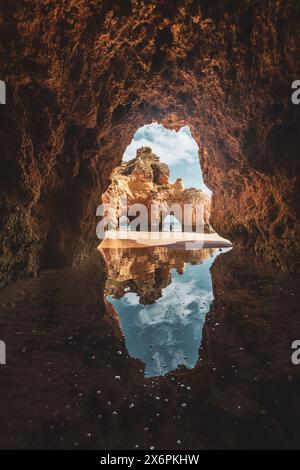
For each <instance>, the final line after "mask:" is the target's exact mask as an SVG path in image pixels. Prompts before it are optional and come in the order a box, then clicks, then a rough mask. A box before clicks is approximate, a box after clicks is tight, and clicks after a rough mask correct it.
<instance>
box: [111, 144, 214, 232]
mask: <svg viewBox="0 0 300 470" xmlns="http://www.w3.org/2000/svg"><path fill="white" fill-rule="evenodd" d="M169 175H170V170H169V167H168V165H166V164H165V163H161V162H160V160H159V157H157V156H156V155H154V153H153V152H152V150H151V149H150V148H149V147H142V148H140V149H139V150H138V151H137V155H136V158H134V159H133V160H130V161H129V162H128V163H122V165H121V166H119V167H117V168H116V169H115V170H113V172H112V175H111V177H110V179H111V183H110V185H109V188H108V190H107V191H106V192H105V193H104V194H103V195H102V203H103V204H105V207H107V208H108V210H107V211H106V213H107V217H106V218H107V223H108V226H109V227H110V228H111V229H118V228H119V225H120V219H121V218H122V214H124V215H123V218H124V217H125V219H127V220H125V222H126V223H127V224H130V221H132V220H134V219H136V217H137V216H136V215H134V214H132V215H131V216H130V215H129V217H128V211H129V208H133V206H134V205H135V204H138V205H140V204H142V205H143V206H144V207H145V208H146V209H147V211H146V212H145V214H143V216H144V221H145V223H146V226H145V227H143V224H142V223H141V224H139V226H138V227H137V229H141V230H143V229H144V230H146V231H147V230H148V229H149V230H151V225H152V227H153V228H154V227H156V228H157V229H158V230H163V229H165V230H167V229H170V227H169V226H167V225H166V224H165V225H164V221H165V219H166V217H167V216H168V215H170V214H172V215H174V216H175V217H176V218H177V220H178V221H179V222H180V223H181V225H182V230H186V231H189V230H193V229H194V230H195V228H196V222H197V220H198V223H199V226H198V230H201V231H202V232H208V233H212V232H213V229H212V227H211V226H210V223H209V217H210V206H211V199H210V196H208V195H207V194H205V193H204V192H203V191H201V190H200V189H195V188H189V189H185V188H184V185H183V181H182V179H177V180H176V181H175V183H169ZM123 206H124V207H123ZM136 209H137V214H139V213H140V211H138V209H139V206H136ZM133 212H135V210H134V211H133ZM197 213H198V218H197V216H196V214H197ZM185 217H187V219H186V220H188V219H189V220H190V221H191V225H190V226H188V224H186V226H185V224H184V220H185ZM128 219H129V220H128Z"/></svg>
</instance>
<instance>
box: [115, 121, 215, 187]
mask: <svg viewBox="0 0 300 470" xmlns="http://www.w3.org/2000/svg"><path fill="white" fill-rule="evenodd" d="M140 147H151V149H152V151H153V152H154V153H155V154H156V155H157V156H158V157H160V160H161V161H162V162H164V163H167V164H168V165H169V167H170V181H171V182H174V181H175V180H176V178H182V179H183V181H184V185H185V187H186V188H190V187H194V188H200V189H202V190H203V191H205V192H208V193H210V191H209V189H208V188H207V186H205V184H204V183H203V178H202V172H201V169H200V164H199V157H198V145H197V144H196V142H195V140H194V139H193V137H192V134H191V131H190V128H189V127H188V126H185V127H182V128H181V129H179V131H178V132H176V131H175V130H171V129H166V128H165V127H164V126H163V125H162V124H158V123H153V124H146V125H145V126H143V127H140V128H139V129H138V130H137V131H136V133H135V134H134V136H133V139H132V141H131V143H130V145H129V146H128V147H127V149H126V150H125V153H124V156H123V160H124V161H128V160H131V159H132V158H134V157H135V156H136V151H137V149H138V148H140Z"/></svg>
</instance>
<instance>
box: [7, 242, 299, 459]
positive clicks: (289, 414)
mask: <svg viewBox="0 0 300 470" xmlns="http://www.w3.org/2000/svg"><path fill="white" fill-rule="evenodd" d="M0 338H1V339H2V340H3V341H5V343H6V345H7V364H6V365H1V366H0V448H1V449H7V448H8V449H95V450H97V449H98V450H99V449H104V450H110V449H111V450H114V449H120V450H124V449H132V450H134V449H146V450H148V449H152V448H153V447H154V448H155V450H159V449H161V450H164V449H168V450H170V449H172V450H176V449H183V450H184V449H194V450H199V449H246V448H247V449H257V448H258V449H259V448H263V449H266V448H268V449H269V448H272V449H280V448H284V449H290V448H298V449H299V448H300V436H299V420H300V411H299V410H300V394H299V390H300V366H295V365H294V364H293V363H292V361H291V355H292V352H293V351H292V349H291V345H292V343H293V341H295V340H297V339H300V280H299V277H296V276H292V275H289V274H287V273H283V272H281V271H279V270H278V269H276V267H274V265H272V264H269V263H268V262H267V261H266V260H263V259H260V258H259V257H254V256H253V255H251V253H250V252H246V251H237V250H235V249H232V250H230V251H225V250H223V251H222V252H221V251H218V250H212V249H210V250H205V251H190V252H187V251H185V250H182V249H176V250H175V249H174V248H169V249H166V248H158V247H156V248H149V249H129V250H128V249H127V250H120V249H118V250H117V249H115V250H114V249H110V250H103V253H100V252H95V253H93V255H92V256H91V257H90V258H89V259H86V260H85V261H84V262H82V263H80V264H78V265H76V266H73V267H70V268H66V269H61V270H51V271H47V272H43V273H41V274H40V275H39V276H38V277H37V278H35V279H29V280H24V281H20V282H16V283H15V284H13V285H11V286H8V287H7V288H4V289H2V290H1V291H0ZM151 346H152V347H151ZM153 358H154V359H153ZM152 359H153V360H152ZM163 366H165V367H163Z"/></svg>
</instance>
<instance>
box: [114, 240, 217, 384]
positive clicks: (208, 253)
mask: <svg viewBox="0 0 300 470" xmlns="http://www.w3.org/2000/svg"><path fill="white" fill-rule="evenodd" d="M110 253H111V250H109V251H108V254H110ZM217 254H218V252H217V250H203V252H201V251H198V252H188V251H183V250H174V249H173V250H168V249H166V248H161V247H156V248H154V249H153V248H152V249H137V250H132V249H131V250H127V251H125V250H120V251H119V253H117V252H115V254H114V255H113V256H112V257H111V259H109V256H108V259H107V260H106V262H107V273H108V280H107V282H106V285H105V296H106V300H107V315H106V319H107V320H109V318H113V320H114V325H112V327H113V330H114V332H115V334H116V335H117V336H120V331H122V334H123V335H124V338H125V343H126V348H127V351H128V354H129V355H130V357H132V358H134V359H138V360H140V361H141V362H142V363H143V364H144V365H145V369H144V373H145V376H146V377H155V376H162V375H165V374H167V373H169V372H171V371H174V370H176V369H178V368H180V367H182V366H183V367H185V368H187V369H193V368H194V367H195V365H196V364H197V361H198V353H199V347H200V343H201V337H202V328H203V324H204V321H205V315H206V313H207V312H208V311H209V309H210V305H211V302H212V300H213V293H212V282H211V274H210V268H211V265H212V263H213V262H214V259H215V256H216V255H217ZM141 304H142V305H141Z"/></svg>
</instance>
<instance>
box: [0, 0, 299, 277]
mask: <svg viewBox="0 0 300 470" xmlns="http://www.w3.org/2000/svg"><path fill="white" fill-rule="evenodd" d="M299 9H300V5H299V2H295V1H293V0H278V1H276V2H275V1H274V0H262V1H260V2H256V1H255V2H254V1H249V0H240V1H239V2H236V1H225V0H217V1H214V2H212V1H208V0H189V1H185V0H176V1H175V0H174V1H161V0H160V1H158V0H112V1H107V0H90V1H89V2H86V1H85V0H66V1H64V2H61V1H60V0H51V1H49V0H39V1H35V2H31V1H28V0H26V1H23V2H19V1H17V0H10V1H9V2H5V3H2V5H1V10H2V11H1V13H2V18H1V30H2V37H3V41H2V46H3V47H2V49H1V51H0V60H1V74H2V75H1V79H3V80H5V81H6V83H7V104H6V105H2V106H1V107H0V118H1V122H2V127H1V131H0V148H1V159H0V182H1V222H0V223H1V227H0V229H1V230H0V233H1V235H0V237H1V239H0V243H1V247H2V250H1V278H2V283H7V282H9V281H11V280H13V279H16V278H17V277H22V276H28V275H33V274H35V273H36V271H37V270H38V269H40V268H42V267H50V266H60V265H62V264H65V263H68V262H71V261H72V260H74V258H75V257H76V256H78V255H79V256H81V255H82V254H83V253H84V252H85V251H86V250H89V249H90V248H91V247H92V246H96V243H97V241H96V237H95V226H96V220H95V208H96V206H97V205H98V201H99V198H100V195H101V194H102V193H103V192H104V191H105V190H106V189H107V187H108V184H109V175H110V173H111V171H112V169H113V168H115V167H116V166H118V165H119V164H120V162H121V158H122V155H123V153H124V150H125V148H126V146H127V145H128V144H129V142H130V140H131V139H132V136H133V134H134V132H135V131H136V130H137V128H138V127H139V126H141V125H143V124H146V123H150V122H152V121H153V120H155V121H158V122H161V123H162V124H164V125H165V126H169V127H171V128H174V129H178V128H179V127H180V126H182V125H189V126H190V128H191V130H192V133H193V136H194V138H195V140H196V141H197V143H198V145H199V148H200V160H201V165H202V170H203V174H204V181H205V183H206V184H207V185H208V187H209V188H210V189H211V190H213V199H212V214H211V223H212V225H213V227H214V229H215V230H216V231H217V232H218V233H219V234H220V235H222V236H224V237H226V238H229V239H230V240H232V241H233V242H234V244H235V246H236V247H248V248H252V249H253V250H255V251H256V252H257V253H259V254H260V255H263V256H264V257H268V258H271V259H273V260H275V261H276V262H277V263H278V264H280V265H281V266H282V267H284V268H285V269H294V270H297V269H299V261H298V260H299V259H300V258H299V251H300V249H299V243H300V242H299V239H300V237H299V154H300V147H299V146H300V141H299V137H298V136H299V131H300V129H299V126H300V119H299V117H300V116H299V110H300V107H299V106H294V105H293V104H292V103H291V99H290V98H291V82H292V81H293V80H295V79H299V73H300V71H299V44H300V41H299V28H298V25H299V17H300V13H299Z"/></svg>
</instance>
